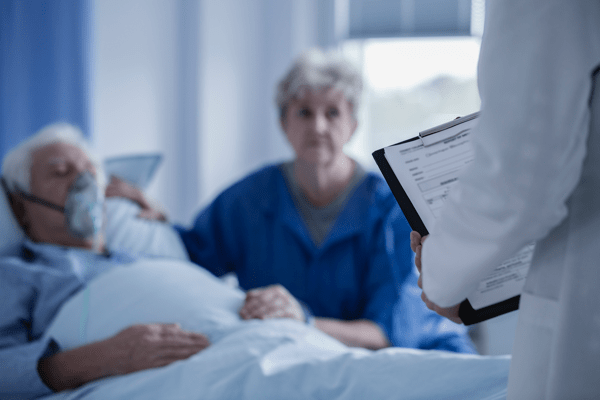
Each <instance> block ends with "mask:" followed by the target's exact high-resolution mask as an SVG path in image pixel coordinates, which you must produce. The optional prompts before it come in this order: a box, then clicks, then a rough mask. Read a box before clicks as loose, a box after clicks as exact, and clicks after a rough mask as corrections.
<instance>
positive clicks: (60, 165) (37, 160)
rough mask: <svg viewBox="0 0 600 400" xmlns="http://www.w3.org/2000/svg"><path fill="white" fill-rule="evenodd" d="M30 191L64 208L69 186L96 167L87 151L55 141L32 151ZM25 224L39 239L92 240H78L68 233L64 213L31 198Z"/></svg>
mask: <svg viewBox="0 0 600 400" xmlns="http://www.w3.org/2000/svg"><path fill="white" fill-rule="evenodd" d="M32 156H33V159H32V164H31V181H30V193H31V194H32V195H34V196H37V197H40V198H42V199H44V200H46V201H48V202H50V203H54V204H56V205H59V206H62V207H64V205H65V202H66V200H67V196H68V193H69V188H70V187H71V185H72V184H73V182H75V179H77V177H78V176H79V174H81V173H82V172H84V171H90V172H91V173H92V175H94V176H96V169H95V168H94V165H93V164H92V162H91V161H90V159H89V158H88V157H87V155H86V154H85V152H83V151H82V150H81V149H79V148H78V147H76V146H73V145H71V144H67V143H53V144H50V145H47V146H44V147H42V148H40V149H38V150H36V151H34V152H33V154H32ZM23 211H24V212H23V218H22V223H23V225H24V227H25V229H26V231H27V234H28V236H29V237H30V238H31V239H32V240H33V241H36V242H44V243H53V244H58V245H63V246H75V247H87V248H90V247H91V246H92V245H93V239H88V240H84V239H78V238H76V237H74V236H72V235H71V234H70V233H69V230H68V228H67V225H66V221H65V215H64V214H63V213H62V212H60V211H57V210H53V209H51V208H49V207H46V206H43V205H41V204H37V203H33V202H30V201H23Z"/></svg>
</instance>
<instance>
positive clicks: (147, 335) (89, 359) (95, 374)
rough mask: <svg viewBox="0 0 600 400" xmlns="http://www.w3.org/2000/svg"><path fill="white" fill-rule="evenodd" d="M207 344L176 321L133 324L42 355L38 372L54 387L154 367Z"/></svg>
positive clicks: (203, 337)
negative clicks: (82, 344) (80, 344)
mask: <svg viewBox="0 0 600 400" xmlns="http://www.w3.org/2000/svg"><path fill="white" fill-rule="evenodd" d="M209 345H210V342H209V340H208V339H207V338H206V337H205V336H204V335H201V334H198V333H194V332H187V331H183V330H181V328H180V327H179V326H178V325H176V324H170V325H165V324H152V325H134V326H131V327H129V328H126V329H124V330H122V331H121V332H119V333H118V334H116V335H115V336H113V337H111V338H108V339H106V340H103V341H99V342H95V343H92V344H89V345H85V346H82V347H78V348H76V349H72V350H68V351H64V352H61V353H56V354H54V355H52V356H50V357H46V358H42V359H41V360H40V361H39V363H38V372H39V375H40V377H41V378H42V380H43V381H44V383H45V384H46V385H47V386H48V387H50V388H51V389H52V390H54V391H57V392H59V391H61V390H66V389H73V388H76V387H79V386H82V385H84V384H86V383H88V382H91V381H94V380H96V379H100V378H104V377H107V376H113V375H124V374H128V373H132V372H135V371H140V370H144V369H150V368H158V367H163V366H165V365H168V364H170V363H172V362H174V361H179V360H184V359H186V358H188V357H190V356H192V355H194V354H196V353H198V352H199V351H201V350H203V349H205V348H206V347H208V346H209Z"/></svg>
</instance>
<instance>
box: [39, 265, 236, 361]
mask: <svg viewBox="0 0 600 400" xmlns="http://www.w3.org/2000/svg"><path fill="white" fill-rule="evenodd" d="M244 299H245V295H244V293H243V292H242V291H241V290H238V289H235V288H232V287H230V286H228V285H227V284H225V283H223V282H222V281H221V280H219V279H218V278H216V277H215V276H214V275H212V274H211V273H210V272H208V271H206V270H204V269H202V268H200V267H198V266H196V265H194V264H191V263H189V262H185V261H179V260H168V259H141V260H139V261H136V262H134V263H132V264H125V265H122V266H117V267H115V268H113V269H111V270H110V271H108V272H106V273H104V274H102V275H100V276H98V277H97V278H95V279H94V280H93V281H92V282H90V284H89V285H88V286H87V287H86V288H85V289H83V290H81V291H80V292H79V293H77V294H75V295H74V296H73V297H71V298H70V299H69V300H68V301H67V302H66V303H65V304H64V305H63V306H62V307H61V309H60V311H59V312H58V314H57V315H56V317H55V318H54V320H53V322H52V324H51V325H50V327H49V328H48V330H47V331H46V333H45V336H47V337H51V338H53V339H54V340H55V341H56V342H57V343H58V344H59V345H60V347H61V349H63V350H68V349H72V348H74V347H78V346H81V345H84V344H88V343H92V342H95V341H99V340H103V339H106V338H108V337H111V336H113V335H115V334H116V333H118V332H119V331H121V330H122V329H125V328H127V327H129V326H131V325H134V324H149V323H179V324H180V326H181V328H182V329H184V330H189V331H194V332H199V333H202V334H204V335H206V336H208V338H209V339H210V340H211V341H213V342H214V341H216V340H217V339H218V337H220V336H221V335H223V334H224V333H225V332H227V331H228V330H229V329H231V328H232V327H233V328H235V327H236V326H238V325H239V324H240V321H241V319H240V317H239V316H238V312H239V310H240V308H241V307H242V305H243V303H244Z"/></svg>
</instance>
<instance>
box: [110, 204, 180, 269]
mask: <svg viewBox="0 0 600 400" xmlns="http://www.w3.org/2000/svg"><path fill="white" fill-rule="evenodd" d="M140 211H141V207H140V206H139V205H138V204H137V203H135V202H133V201H131V200H129V199H124V198H120V197H109V198H108V199H106V201H105V212H106V221H105V226H104V228H105V230H104V232H105V238H106V247H107V248H109V249H110V250H113V251H115V250H116V251H125V252H130V253H134V254H138V255H144V256H148V257H167V258H176V259H178V260H189V256H188V253H187V250H186V249H185V246H184V245H183V241H182V240H181V237H180V236H179V234H178V233H177V231H175V229H174V228H173V226H172V225H171V224H169V223H167V222H162V221H149V220H146V219H142V218H138V217H137V215H138V214H139V213H140Z"/></svg>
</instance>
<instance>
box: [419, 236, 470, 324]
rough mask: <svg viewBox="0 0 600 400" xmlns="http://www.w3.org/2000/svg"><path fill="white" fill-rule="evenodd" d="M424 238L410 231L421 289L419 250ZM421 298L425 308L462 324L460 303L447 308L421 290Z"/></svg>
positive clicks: (421, 277)
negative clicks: (436, 302)
mask: <svg viewBox="0 0 600 400" xmlns="http://www.w3.org/2000/svg"><path fill="white" fill-rule="evenodd" d="M425 239H427V236H424V237H421V235H420V234H419V233H418V232H416V231H412V232H411V233H410V248H411V249H412V251H414V252H415V265H416V267H417V270H418V271H419V274H420V275H419V281H418V284H419V287H420V288H421V290H423V275H422V274H421V268H422V265H421V251H422V249H423V243H424V242H425ZM421 300H423V302H424V303H425V305H426V306H427V308H429V309H430V310H433V311H435V312H436V313H438V314H439V315H441V316H442V317H446V318H448V319H449V320H450V321H452V322H456V323H457V324H462V320H461V319H460V317H459V316H458V309H459V307H460V304H457V305H455V306H452V307H448V308H443V307H440V306H438V305H437V304H435V303H433V302H431V301H430V300H429V299H428V298H427V295H426V294H425V292H424V291H421Z"/></svg>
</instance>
